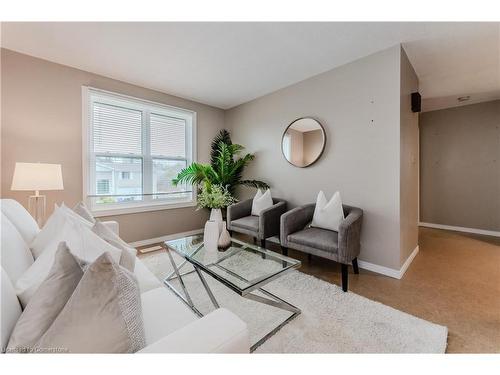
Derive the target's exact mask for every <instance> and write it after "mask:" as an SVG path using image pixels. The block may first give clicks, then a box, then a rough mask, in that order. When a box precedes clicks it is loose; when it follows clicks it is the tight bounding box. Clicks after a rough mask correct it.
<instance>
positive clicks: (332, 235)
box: [288, 227, 339, 253]
mask: <svg viewBox="0 0 500 375" xmlns="http://www.w3.org/2000/svg"><path fill="white" fill-rule="evenodd" d="M288 241H289V242H294V243H297V244H299V245H304V246H309V247H313V248H315V249H318V250H323V251H330V252H333V253H336V252H337V250H338V245H339V244H338V233H337V232H334V231H331V230H326V229H320V228H312V227H311V228H306V229H303V230H301V231H298V232H295V233H292V234H290V235H288Z"/></svg>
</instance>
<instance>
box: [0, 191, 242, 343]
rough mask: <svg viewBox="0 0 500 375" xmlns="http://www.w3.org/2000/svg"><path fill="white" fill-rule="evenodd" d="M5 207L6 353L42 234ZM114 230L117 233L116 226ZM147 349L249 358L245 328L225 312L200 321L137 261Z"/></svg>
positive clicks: (17, 209)
mask: <svg viewBox="0 0 500 375" xmlns="http://www.w3.org/2000/svg"><path fill="white" fill-rule="evenodd" d="M0 205H1V221H0V225H1V266H2V267H1V332H0V336H1V337H0V338H1V341H0V347H1V348H2V351H5V348H6V347H7V343H8V341H9V337H10V334H11V332H12V330H13V328H14V326H15V324H16V322H17V320H18V319H19V317H20V316H21V313H22V307H21V304H20V303H19V300H18V298H17V296H16V293H15V288H14V285H15V283H16V281H17V279H18V278H19V277H20V276H21V275H22V274H23V273H24V272H25V271H26V270H27V269H28V268H29V267H30V266H31V264H33V262H34V259H33V255H32V253H31V251H30V249H29V246H28V245H29V244H30V243H31V241H32V240H33V238H34V237H35V236H36V235H37V233H38V232H39V231H40V229H39V228H38V225H37V224H36V222H35V220H33V218H32V217H31V215H30V214H29V213H28V212H27V211H26V210H25V209H24V207H22V206H21V205H20V204H19V203H18V202H16V201H14V200H11V199H2V200H1V201H0ZM106 225H108V227H109V228H112V229H113V230H114V231H115V233H117V232H118V224H117V223H116V222H108V223H107V224H106ZM135 275H136V277H137V280H138V282H139V288H140V290H141V300H142V312H143V319H144V329H145V335H146V344H147V346H146V347H145V348H144V349H142V350H141V351H140V353H248V352H249V349H250V342H249V336H248V329H247V326H246V324H245V323H244V322H243V321H241V320H240V319H239V318H238V317H237V316H236V315H234V314H233V313H231V312H230V311H228V310H226V309H223V308H221V309H217V310H216V311H213V312H212V313H210V314H208V315H206V316H204V317H203V318H199V317H198V316H197V315H196V314H194V313H193V312H192V310H191V309H190V308H189V307H188V306H186V305H185V304H184V303H183V302H182V301H181V300H180V299H179V298H178V297H177V296H175V295H174V294H173V293H172V292H171V291H170V290H169V289H167V288H166V287H165V286H164V285H163V284H162V283H161V282H160V280H158V279H157V278H156V277H155V276H154V275H153V274H152V273H151V272H150V271H149V270H148V269H147V268H146V266H145V265H144V264H143V263H142V262H141V261H140V260H139V259H137V261H136V266H135Z"/></svg>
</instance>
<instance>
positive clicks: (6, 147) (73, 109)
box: [1, 49, 224, 241]
mask: <svg viewBox="0 0 500 375" xmlns="http://www.w3.org/2000/svg"><path fill="white" fill-rule="evenodd" d="M1 60H2V61H1V73H2V80H1V89H2V101H1V104H2V105H1V106H2V116H1V119H2V129H1V136H2V137H1V138H2V139H1V147H2V151H1V156H2V162H1V167H2V173H1V178H2V183H1V188H2V192H1V196H2V197H6V198H14V199H17V200H18V201H19V202H21V203H23V204H26V202H27V195H28V194H27V193H25V192H12V191H11V190H10V184H11V181H12V174H13V170H14V164H15V162H16V161H24V162H36V161H40V162H47V163H61V164H62V168H63V177H64V185H65V189H64V191H62V192H47V193H46V195H47V200H48V201H47V205H48V208H49V209H50V211H51V210H52V207H53V205H54V203H56V202H58V203H59V202H62V201H64V202H65V203H67V204H68V205H73V204H75V203H76V202H78V201H80V200H82V164H81V163H82V100H81V87H82V85H89V86H92V87H97V88H101V89H105V90H110V91H114V92H118V93H122V94H126V95H131V96H134V97H138V98H143V99H148V100H152V101H156V102H160V103H165V104H169V105H173V106H178V107H182V108H186V109H189V110H193V111H196V112H197V131H198V134H197V139H198V147H197V154H198V159H199V160H200V161H202V162H208V160H209V149H210V141H211V139H212V138H213V136H214V135H215V134H216V132H217V131H218V129H221V128H223V126H224V112H223V111H222V110H220V109H217V108H213V107H209V106H206V105H203V104H199V103H196V102H192V101H189V100H185V99H181V98H178V97H175V96H171V95H166V94H163V93H160V92H157V91H152V90H148V89H144V88H141V87H138V86H134V85H130V84H127V83H124V82H120V81H115V80H112V79H109V78H106V77H102V76H98V75H95V74H92V73H88V72H85V71H81V70H78V69H74V68H70V67H68V66H63V65H59V64H55V63H51V62H48V61H45V60H40V59H37V58H33V57H30V56H27V55H23V54H19V53H16V52H13V51H9V50H5V49H2V51H1ZM109 219H113V220H117V221H118V222H119V223H120V230H121V234H122V236H123V238H124V239H125V240H127V241H137V240H142V239H148V238H153V237H158V236H162V235H166V234H171V233H177V232H182V231H188V230H193V229H198V228H202V227H203V224H204V221H205V220H206V213H205V212H204V211H195V208H182V209H172V210H163V211H156V212H149V213H137V214H129V215H120V216H116V217H110V218H109Z"/></svg>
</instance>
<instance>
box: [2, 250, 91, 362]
mask: <svg viewBox="0 0 500 375" xmlns="http://www.w3.org/2000/svg"><path fill="white" fill-rule="evenodd" d="M81 265H82V264H81V261H80V260H78V259H76V258H75V257H74V256H73V255H72V254H71V253H70V250H69V249H68V247H67V245H66V243H65V242H61V243H60V244H59V247H58V249H57V252H56V255H55V259H54V264H53V265H52V268H51V269H50V272H49V276H48V277H47V278H46V279H45V281H43V282H42V284H41V285H40V287H39V288H38V289H37V291H36V293H35V294H34V295H33V297H32V298H31V300H30V303H29V304H28V305H27V306H26V308H25V309H24V311H23V313H22V314H21V317H20V318H19V320H18V321H17V323H16V326H15V327H14V330H13V332H12V335H11V336H10V340H9V345H8V347H7V351H8V352H31V351H32V350H33V347H34V345H35V344H36V343H37V342H38V341H39V340H40V338H41V337H42V336H43V334H44V333H45V332H46V331H47V329H49V327H50V325H51V324H52V323H53V322H54V320H55V319H56V317H57V316H58V315H59V313H60V312H61V310H62V309H63V307H64V305H66V302H68V300H69V298H70V297H71V295H72V294H73V291H74V290H75V288H76V286H77V285H78V283H79V282H80V279H81V278H82V276H83V270H82V268H81Z"/></svg>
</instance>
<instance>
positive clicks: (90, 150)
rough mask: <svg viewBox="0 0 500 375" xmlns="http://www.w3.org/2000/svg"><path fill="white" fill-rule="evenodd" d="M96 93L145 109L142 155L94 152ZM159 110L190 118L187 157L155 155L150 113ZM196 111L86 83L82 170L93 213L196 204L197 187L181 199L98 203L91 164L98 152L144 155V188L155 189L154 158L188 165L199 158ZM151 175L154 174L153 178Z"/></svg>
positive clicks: (86, 199) (147, 198)
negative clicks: (153, 182)
mask: <svg viewBox="0 0 500 375" xmlns="http://www.w3.org/2000/svg"><path fill="white" fill-rule="evenodd" d="M95 96H101V100H104V101H105V102H107V103H110V104H112V105H119V106H120V105H121V106H124V107H126V108H131V107H132V106H130V104H132V105H133V108H132V109H139V110H141V111H142V113H143V116H142V137H141V138H142V140H141V141H142V152H141V154H140V155H135V154H117V153H116V154H115V153H109V154H105V153H98V152H94V145H93V126H92V114H93V112H92V110H91V109H92V104H93V102H94V101H95ZM151 112H153V113H158V114H160V115H167V116H172V117H177V118H182V119H184V120H185V121H186V139H185V141H186V145H185V146H186V158H175V157H164V156H156V155H151V152H150V147H151V146H150V145H151V143H150V139H149V137H150V131H149V130H150V129H149V121H147V118H149V116H150V113H151ZM196 149H197V143H196V112H195V111H191V110H187V109H183V108H179V107H174V106H170V105H166V104H162V103H158V102H153V101H149V100H144V99H140V98H135V97H132V96H128V95H123V94H119V93H115V92H111V91H107V90H102V89H98V88H94V87H90V86H82V153H83V155H82V171H83V190H82V191H83V201H84V202H85V203H86V204H87V206H88V207H89V209H90V210H91V212H92V214H93V215H94V216H96V217H101V216H110V215H122V214H129V213H136V212H148V211H158V210H166V209H175V208H182V207H193V206H195V205H196V200H197V191H196V189H194V188H192V189H191V190H192V192H191V199H186V200H185V201H178V202H169V203H166V202H162V201H161V200H160V201H158V200H155V199H153V195H144V196H143V199H142V200H141V201H136V202H133V203H130V202H127V203H123V202H122V203H114V204H109V205H103V206H104V207H96V205H94V204H93V203H92V199H91V198H90V197H89V196H90V195H95V191H94V190H95V186H94V187H92V186H91V184H94V185H95V183H96V179H95V170H94V169H93V168H92V167H91V163H90V162H91V161H92V158H95V157H96V156H109V157H124V158H141V159H142V187H143V192H145V191H146V192H149V191H151V193H153V190H152V185H151V184H152V172H153V164H152V161H153V159H163V160H181V159H182V160H183V161H184V160H185V161H186V165H189V164H191V163H192V162H195V161H196V160H197V159H196ZM148 176H150V177H151V181H149V179H148Z"/></svg>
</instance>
